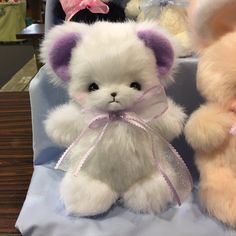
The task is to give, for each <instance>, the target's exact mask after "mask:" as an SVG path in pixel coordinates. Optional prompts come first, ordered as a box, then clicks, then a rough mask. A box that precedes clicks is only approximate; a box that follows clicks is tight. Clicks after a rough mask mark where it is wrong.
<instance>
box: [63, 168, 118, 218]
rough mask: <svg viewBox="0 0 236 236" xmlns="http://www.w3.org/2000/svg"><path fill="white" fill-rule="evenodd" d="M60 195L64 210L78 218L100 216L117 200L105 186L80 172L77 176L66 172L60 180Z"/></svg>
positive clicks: (112, 192) (113, 193) (115, 194)
mask: <svg viewBox="0 0 236 236" xmlns="http://www.w3.org/2000/svg"><path fill="white" fill-rule="evenodd" d="M60 194H61V198H62V200H63V202H64V204H65V207H66V210H67V211H68V212H69V213H73V214H77V215H80V216H94V215H99V214H102V213H104V212H106V211H107V210H109V208H110V207H111V206H112V204H113V203H114V202H115V201H116V200H117V198H118V195H117V193H116V192H114V191H112V189H111V188H110V187H109V186H108V185H107V184H105V183H103V182H101V181H99V180H96V179H93V178H91V177H89V176H88V175H86V174H84V173H82V172H80V173H79V175H78V176H74V175H73V174H72V173H69V172H68V173H67V174H66V176H65V177H64V179H63V180H62V183H61V188H60Z"/></svg>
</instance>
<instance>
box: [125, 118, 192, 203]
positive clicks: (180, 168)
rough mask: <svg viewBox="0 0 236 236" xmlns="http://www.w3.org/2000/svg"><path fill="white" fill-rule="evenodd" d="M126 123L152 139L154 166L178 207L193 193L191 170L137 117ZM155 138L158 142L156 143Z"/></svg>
mask: <svg viewBox="0 0 236 236" xmlns="http://www.w3.org/2000/svg"><path fill="white" fill-rule="evenodd" d="M126 121H127V122H128V123H130V124H132V125H134V126H136V127H139V128H141V129H143V130H144V131H145V132H146V133H147V134H148V135H150V138H151V142H152V143H151V145H152V147H151V148H152V154H153V159H154V164H155V165H156V166H157V169H158V170H159V171H160V173H161V175H162V176H163V178H164V180H165V182H166V183H167V186H168V187H169V189H170V191H171V192H172V194H173V197H174V199H175V201H176V202H177V204H178V205H181V203H182V202H183V201H184V200H185V199H186V198H187V197H188V195H189V194H190V192H191V191H192V186H193V183H192V177H191V175H190V173H189V170H188V168H187V166H186V164H185V163H184V161H183V160H182V158H181V157H180V156H179V154H178V152H177V151H176V150H175V148H174V147H173V146H172V145H171V144H170V143H169V142H167V141H166V140H165V139H164V138H163V137H162V136H160V135H159V134H156V133H155V131H154V130H153V129H152V128H151V127H150V126H148V125H147V124H145V122H144V121H143V120H141V119H139V118H137V117H135V116H127V117H126ZM155 137H156V139H158V140H156V142H155ZM155 143H157V145H155Z"/></svg>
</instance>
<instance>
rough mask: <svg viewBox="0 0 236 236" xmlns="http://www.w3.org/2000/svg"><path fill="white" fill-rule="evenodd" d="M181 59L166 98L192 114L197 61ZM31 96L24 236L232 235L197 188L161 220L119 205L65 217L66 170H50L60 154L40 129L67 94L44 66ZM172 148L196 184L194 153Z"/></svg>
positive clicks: (21, 217)
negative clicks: (62, 188) (30, 169)
mask: <svg viewBox="0 0 236 236" xmlns="http://www.w3.org/2000/svg"><path fill="white" fill-rule="evenodd" d="M179 61H180V70H179V72H177V74H176V83H175V84H174V85H173V86H172V87H171V88H170V89H168V94H169V95H170V96H173V97H174V99H175V100H176V101H177V102H178V103H179V104H182V105H184V106H185V107H186V111H187V113H191V112H192V111H193V110H194V109H196V108H197V107H198V106H199V104H200V103H201V101H202V100H201V98H200V97H199V95H198V93H197V91H196V87H195V74H196V66H197V60H196V59H194V58H188V59H180V60H179ZM30 96H31V107H32V122H33V148H34V162H35V170H34V174H33V177H32V180H31V184H30V187H29V191H28V194H27V197H26V200H25V203H24V205H23V208H22V210H21V213H20V215H19V218H18V220H17V222H16V227H17V228H18V229H19V230H20V231H21V233H22V234H23V236H78V235H81V236H133V235H135V236H163V235H166V236H172V235H173V236H210V235H214V236H222V235H224V236H236V232H235V231H231V230H230V229H227V227H225V226H223V225H222V224H220V223H219V222H217V221H216V220H214V219H212V218H210V217H209V216H207V215H205V214H203V213H202V212H201V210H200V209H199V206H198V203H197V200H196V199H197V197H196V192H197V191H196V189H195V190H194V191H193V195H192V196H190V197H189V199H188V200H187V201H186V202H185V203H184V204H183V205H182V206H181V207H175V208H172V209H169V210H168V211H167V212H165V213H163V214H161V215H159V216H155V215H148V214H135V213H133V212H131V211H129V210H127V209H125V208H123V207H122V206H120V205H116V206H114V207H113V208H112V209H111V210H110V211H109V212H108V213H107V214H104V215H103V216H99V217H94V218H80V217H75V216H68V215H67V214H66V212H65V210H64V207H63V203H62V202H61V201H60V197H59V192H58V187H59V184H60V181H61V179H62V177H63V175H64V172H62V171H59V170H54V169H53V167H54V165H55V162H56V160H57V159H58V158H59V156H60V155H61V153H62V152H63V150H62V149H61V148H60V147H58V146H56V145H55V144H53V143H52V142H51V141H50V140H49V138H48V137H47V136H46V133H45V131H44V127H43V121H44V120H45V118H46V115H47V112H48V111H49V110H50V109H52V108H53V107H55V106H56V105H58V104H62V103H65V102H66V101H67V100H68V96H67V95H66V92H65V90H64V89H62V88H58V87H54V86H53V85H52V84H51V83H50V82H49V76H48V75H47V74H46V71H45V68H44V67H43V68H42V69H41V71H40V72H39V73H38V74H37V76H36V77H35V78H34V79H33V81H32V82H31V85H30ZM174 145H175V147H176V148H177V150H178V151H179V152H180V153H181V155H182V156H183V157H184V159H185V161H186V163H187V165H188V166H189V168H190V170H191V173H192V175H193V177H194V180H195V183H196V184H195V185H197V172H196V168H195V166H194V161H193V152H192V151H191V149H190V148H189V147H188V146H187V144H186V142H185V141H184V139H183V137H182V138H180V139H179V140H176V141H175V142H174Z"/></svg>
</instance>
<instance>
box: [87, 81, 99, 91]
mask: <svg viewBox="0 0 236 236" xmlns="http://www.w3.org/2000/svg"><path fill="white" fill-rule="evenodd" d="M98 89H99V87H98V85H97V84H96V83H92V84H90V85H89V86H88V91H89V92H93V91H96V90H98Z"/></svg>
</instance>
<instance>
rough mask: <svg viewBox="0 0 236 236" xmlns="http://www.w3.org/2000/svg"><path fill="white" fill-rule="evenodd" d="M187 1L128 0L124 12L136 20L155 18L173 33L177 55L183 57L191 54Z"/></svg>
mask: <svg viewBox="0 0 236 236" xmlns="http://www.w3.org/2000/svg"><path fill="white" fill-rule="evenodd" d="M188 3H189V0H130V1H129V2H128V4H127V5H126V8H125V13H126V16H127V17H128V18H131V19H134V20H137V21H143V20H146V19H154V20H157V21H158V23H159V25H160V26H161V27H163V28H164V29H166V30H167V31H168V32H169V33H171V34H172V35H174V37H175V39H176V42H177V44H178V46H179V53H178V56H180V57H185V56H190V55H191V54H192V47H191V42H190V38H189V34H188V22H187V11H186V7H187V6H188Z"/></svg>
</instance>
